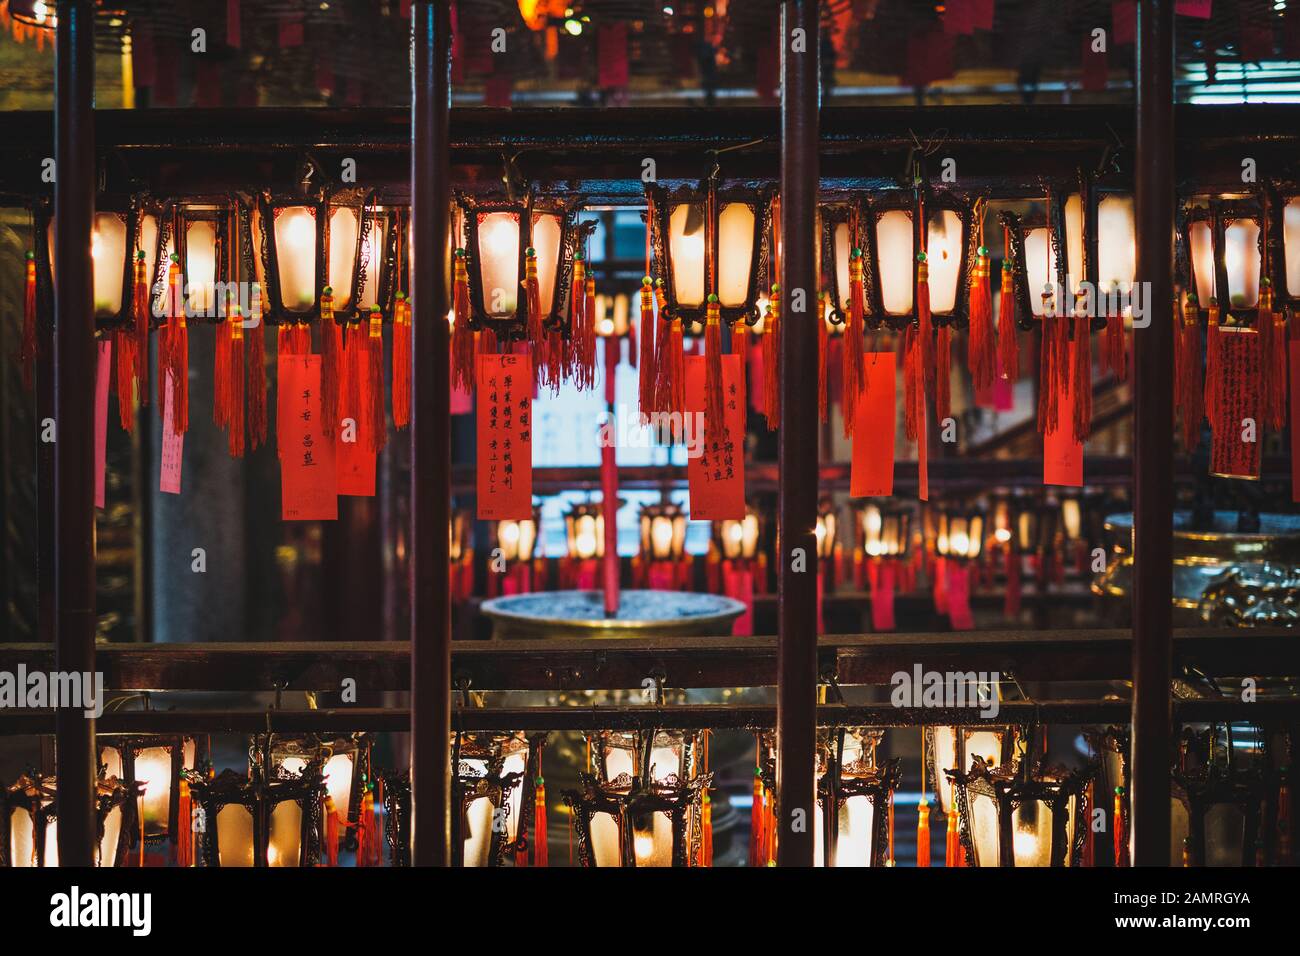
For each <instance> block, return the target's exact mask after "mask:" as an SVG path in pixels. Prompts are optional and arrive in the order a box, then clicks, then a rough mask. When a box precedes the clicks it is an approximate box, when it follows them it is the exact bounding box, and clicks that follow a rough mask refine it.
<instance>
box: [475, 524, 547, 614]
mask: <svg viewBox="0 0 1300 956" xmlns="http://www.w3.org/2000/svg"><path fill="white" fill-rule="evenodd" d="M541 527H542V509H541V508H540V507H537V506H536V505H534V506H533V516H532V517H531V518H526V519H524V520H522V521H508V520H507V521H498V522H497V523H496V525H495V529H496V547H497V548H499V549H500V551H501V557H502V559H503V560H504V561H505V562H506V573H505V577H504V580H503V581H502V582H501V589H502V591H503V592H504V593H506V594H520V593H524V592H527V591H531V590H533V570H534V569H533V560H534V557H535V555H536V552H537V541H538V533H539V531H540V529H541ZM497 577H498V575H489V577H488V581H489V588H490V589H493V588H495V583H496V582H495V579H496V578H497ZM492 593H493V594H494V595H495V593H496V592H495V590H493V591H492Z"/></svg>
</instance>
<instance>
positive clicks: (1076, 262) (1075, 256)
mask: <svg viewBox="0 0 1300 956" xmlns="http://www.w3.org/2000/svg"><path fill="white" fill-rule="evenodd" d="M1064 218H1065V268H1066V270H1067V275H1066V277H1065V289H1066V292H1067V293H1069V294H1070V295H1071V297H1073V294H1074V293H1075V292H1076V291H1077V290H1078V288H1079V284H1080V283H1081V282H1083V281H1084V280H1085V279H1086V278H1087V276H1085V275H1084V274H1083V197H1082V196H1081V195H1079V194H1078V193H1071V194H1070V195H1068V196H1066V197H1065V217H1064Z"/></svg>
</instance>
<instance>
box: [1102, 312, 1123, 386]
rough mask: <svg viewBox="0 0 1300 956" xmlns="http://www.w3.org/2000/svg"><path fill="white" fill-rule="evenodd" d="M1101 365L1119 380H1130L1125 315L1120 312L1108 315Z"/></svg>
mask: <svg viewBox="0 0 1300 956" xmlns="http://www.w3.org/2000/svg"><path fill="white" fill-rule="evenodd" d="M1101 366H1102V368H1103V369H1106V370H1108V371H1110V372H1111V373H1112V374H1113V375H1114V376H1115V378H1117V379H1118V380H1119V381H1121V382H1127V381H1128V343H1127V342H1125V340H1124V316H1123V315H1121V314H1120V313H1118V312H1112V313H1110V314H1108V315H1107V316H1106V339H1105V345H1104V347H1103V348H1102V350H1101Z"/></svg>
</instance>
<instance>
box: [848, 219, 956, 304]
mask: <svg viewBox="0 0 1300 956" xmlns="http://www.w3.org/2000/svg"><path fill="white" fill-rule="evenodd" d="M868 220H869V222H870V224H871V225H870V228H869V229H868V231H867V242H868V247H869V249H870V261H871V263H872V264H873V265H874V268H872V267H870V266H864V281H866V287H867V295H868V298H867V302H868V310H869V311H871V312H872V313H873V314H874V316H875V317H876V318H882V317H883V318H885V319H886V320H888V321H889V322H890V324H891V325H893V326H894V327H899V328H901V327H902V326H903V325H906V324H907V323H908V322H910V321H912V319H913V318H914V317H915V302H914V301H913V299H914V295H915V291H916V282H917V266H918V260H917V256H916V252H917V248H916V244H917V242H918V240H919V239H920V238H921V237H920V234H919V230H918V229H917V226H916V222H917V211H916V200H915V199H914V198H913V197H911V196H908V197H903V196H901V195H900V196H895V197H891V198H889V199H885V200H882V201H880V202H877V203H873V204H872V205H871V207H870V215H869V217H868ZM971 220H972V211H971V206H970V205H969V204H968V203H964V202H962V201H959V200H958V199H957V198H956V197H954V196H951V195H948V194H943V193H927V195H926V196H925V252H926V263H927V267H928V272H929V275H928V279H927V283H928V285H929V292H930V311H931V313H932V315H933V316H934V317H935V319H936V320H937V321H938V322H939V324H941V325H946V324H950V323H951V322H953V321H956V320H959V319H961V318H963V317H964V316H965V315H966V312H967V308H968V301H967V300H968V296H967V294H966V291H967V288H968V286H969V282H970V279H969V270H968V268H967V267H968V260H969V259H970V257H971V256H970V254H971V251H972V250H971V249H970V244H971V235H972V230H971ZM836 253H837V256H838V244H837V247H836ZM837 272H838V262H837ZM868 275H870V276H871V279H870V280H868V279H867V278H866V277H867V276H868ZM873 290H874V291H873Z"/></svg>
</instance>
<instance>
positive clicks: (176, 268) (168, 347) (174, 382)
mask: <svg viewBox="0 0 1300 956" xmlns="http://www.w3.org/2000/svg"><path fill="white" fill-rule="evenodd" d="M166 296H167V324H166V325H164V326H163V327H162V329H161V330H160V331H159V333H158V407H159V408H166V407H167V399H168V395H167V391H168V389H169V388H170V391H171V395H170V398H171V409H172V430H173V432H174V433H175V434H177V435H183V434H185V433H186V432H187V431H189V428H190V357H189V356H190V335H189V329H188V328H187V327H186V324H185V291H184V280H183V279H182V277H181V266H180V257H179V256H178V255H177V254H176V253H174V252H173V253H172V256H171V264H170V265H168V267H167V292H166Z"/></svg>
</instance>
